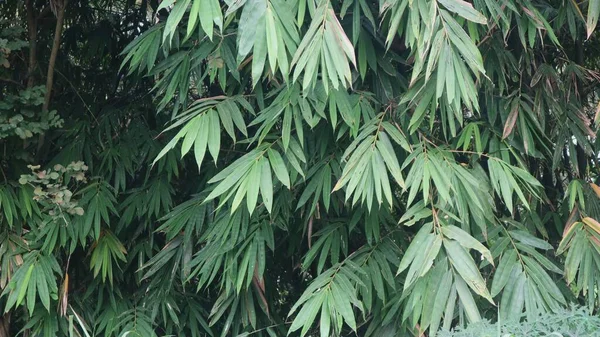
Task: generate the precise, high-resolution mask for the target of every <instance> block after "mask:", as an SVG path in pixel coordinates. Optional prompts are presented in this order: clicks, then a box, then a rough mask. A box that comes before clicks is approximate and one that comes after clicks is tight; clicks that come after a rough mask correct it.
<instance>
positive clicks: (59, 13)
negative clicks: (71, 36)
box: [37, 0, 67, 156]
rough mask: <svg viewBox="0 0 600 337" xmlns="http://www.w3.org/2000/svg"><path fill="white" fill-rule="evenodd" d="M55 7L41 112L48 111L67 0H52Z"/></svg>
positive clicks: (40, 144)
mask: <svg viewBox="0 0 600 337" xmlns="http://www.w3.org/2000/svg"><path fill="white" fill-rule="evenodd" d="M52 5H54V6H55V7H54V8H55V15H56V27H55V29H54V41H53V42H52V51H51V52H50V60H49V61H48V73H47V76H46V95H45V96H44V105H43V106H42V113H46V112H48V108H49V106H50V97H52V85H53V84H54V66H55V64H56V57H57V55H58V49H59V47H60V37H61V34H62V29H63V25H64V21H65V7H67V0H63V1H61V0H54V3H53V2H51V6H52ZM44 139H45V134H44V133H43V132H42V133H40V136H39V139H38V146H37V149H38V156H39V155H40V154H41V153H42V151H40V150H41V149H42V147H43V146H44Z"/></svg>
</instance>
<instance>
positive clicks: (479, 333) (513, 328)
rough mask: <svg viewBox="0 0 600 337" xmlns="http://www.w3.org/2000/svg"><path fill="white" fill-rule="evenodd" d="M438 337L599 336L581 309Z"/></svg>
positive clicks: (594, 319) (594, 321)
mask: <svg viewBox="0 0 600 337" xmlns="http://www.w3.org/2000/svg"><path fill="white" fill-rule="evenodd" d="M438 336H440V337H500V336H501V337H546V336H564V337H567V336H569V337H576V336H581V337H583V336H586V337H587V336H589V337H593V336H600V318H598V316H596V315H593V314H591V313H590V311H589V310H587V309H586V308H585V307H571V308H569V309H561V310H558V311H557V312H553V313H545V314H542V315H539V316H536V317H533V318H532V319H529V320H526V321H524V322H519V321H512V322H504V323H502V324H500V323H496V324H491V323H489V322H479V323H475V324H472V325H470V326H468V327H467V328H464V329H456V330H455V331H452V332H445V331H442V332H441V333H440V334H439V335H438Z"/></svg>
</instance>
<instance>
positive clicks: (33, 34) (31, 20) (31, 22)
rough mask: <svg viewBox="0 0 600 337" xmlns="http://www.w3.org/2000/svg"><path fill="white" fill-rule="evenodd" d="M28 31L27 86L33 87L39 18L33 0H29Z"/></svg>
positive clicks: (27, 4)
mask: <svg viewBox="0 0 600 337" xmlns="http://www.w3.org/2000/svg"><path fill="white" fill-rule="evenodd" d="M26 6H27V32H28V33H29V66H28V67H27V88H31V87H33V85H34V84H35V78H34V76H33V73H34V72H35V67H36V66H37V55H36V53H37V19H36V17H35V14H34V12H33V0H27V3H26Z"/></svg>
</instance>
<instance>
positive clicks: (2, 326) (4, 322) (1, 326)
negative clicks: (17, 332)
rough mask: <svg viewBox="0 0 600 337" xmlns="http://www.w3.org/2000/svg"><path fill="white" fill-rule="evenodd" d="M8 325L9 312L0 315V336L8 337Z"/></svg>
mask: <svg viewBox="0 0 600 337" xmlns="http://www.w3.org/2000/svg"><path fill="white" fill-rule="evenodd" d="M9 326H10V313H6V314H4V315H3V316H0V337H10V335H9V333H10V331H9V330H8V329H9Z"/></svg>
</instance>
